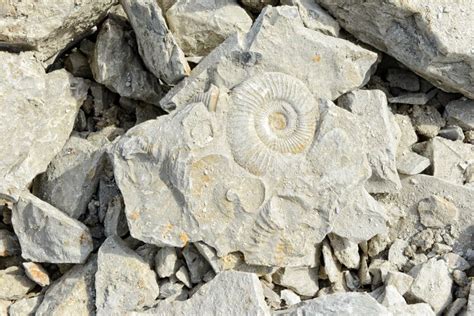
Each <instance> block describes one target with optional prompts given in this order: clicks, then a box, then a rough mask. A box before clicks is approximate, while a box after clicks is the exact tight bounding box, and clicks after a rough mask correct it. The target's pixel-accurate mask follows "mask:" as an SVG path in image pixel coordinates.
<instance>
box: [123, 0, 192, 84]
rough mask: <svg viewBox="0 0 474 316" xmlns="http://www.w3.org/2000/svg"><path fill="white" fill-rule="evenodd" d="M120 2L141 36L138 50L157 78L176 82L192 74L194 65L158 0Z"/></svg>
mask: <svg viewBox="0 0 474 316" xmlns="http://www.w3.org/2000/svg"><path fill="white" fill-rule="evenodd" d="M120 3H121V4H122V7H123V9H124V10H125V12H126V13H127V16H128V19H129V21H130V24H132V27H133V30H134V32H135V34H136V36H137V42H138V52H139V53H140V56H141V57H142V60H143V62H144V63H145V65H146V67H147V68H148V69H149V70H150V71H151V72H152V73H153V74H154V75H155V76H156V78H159V79H161V80H163V81H164V82H166V83H167V84H174V83H176V82H178V81H179V80H181V79H183V78H184V77H185V76H187V75H189V73H190V72H191V69H190V68H189V65H188V62H187V61H186V58H185V57H184V53H183V51H182V50H181V48H180V47H179V46H178V44H177V42H176V40H175V37H174V36H173V34H172V33H171V32H170V30H169V29H168V26H167V25H166V21H165V18H164V17H163V14H162V11H161V8H160V6H159V4H158V2H157V1H156V0H133V1H132V0H121V2H120ZM193 16H194V15H193ZM188 23H189V24H191V23H190V21H186V25H188ZM175 35H178V34H175Z"/></svg>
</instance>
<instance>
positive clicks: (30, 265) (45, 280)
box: [23, 262, 50, 287]
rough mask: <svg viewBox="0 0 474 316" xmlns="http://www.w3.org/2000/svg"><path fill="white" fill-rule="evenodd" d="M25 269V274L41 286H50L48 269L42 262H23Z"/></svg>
mask: <svg viewBox="0 0 474 316" xmlns="http://www.w3.org/2000/svg"><path fill="white" fill-rule="evenodd" d="M23 269H24V270H25V274H26V276H27V277H29V278H30V280H31V281H34V282H35V283H36V284H38V285H39V286H41V287H45V286H48V285H49V283H50V280H49V275H48V271H46V270H45V269H44V268H43V267H42V266H41V265H40V264H38V263H34V262H23Z"/></svg>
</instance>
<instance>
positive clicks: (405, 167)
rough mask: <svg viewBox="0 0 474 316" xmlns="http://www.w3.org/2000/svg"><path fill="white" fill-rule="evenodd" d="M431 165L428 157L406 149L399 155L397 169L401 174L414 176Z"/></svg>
mask: <svg viewBox="0 0 474 316" xmlns="http://www.w3.org/2000/svg"><path fill="white" fill-rule="evenodd" d="M430 165H431V162H430V160H429V159H428V158H426V157H423V156H421V155H418V154H417V153H414V152H412V151H405V152H403V153H401V154H398V155H397V171H398V172H399V173H401V174H405V175H409V176H413V175H415V174H419V173H422V172H423V171H424V170H426V169H427V168H428V167H429V166H430Z"/></svg>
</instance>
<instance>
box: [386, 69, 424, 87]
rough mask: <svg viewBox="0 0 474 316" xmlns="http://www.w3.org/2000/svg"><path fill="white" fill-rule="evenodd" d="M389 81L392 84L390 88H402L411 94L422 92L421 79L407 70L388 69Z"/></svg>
mask: <svg viewBox="0 0 474 316" xmlns="http://www.w3.org/2000/svg"><path fill="white" fill-rule="evenodd" d="M387 81H388V82H389V83H390V87H393V88H400V89H403V90H406V91H411V92H417V91H419V90H420V78H419V77H418V76H417V75H416V74H414V73H413V72H411V71H408V70H405V69H400V68H390V69H388V71H387Z"/></svg>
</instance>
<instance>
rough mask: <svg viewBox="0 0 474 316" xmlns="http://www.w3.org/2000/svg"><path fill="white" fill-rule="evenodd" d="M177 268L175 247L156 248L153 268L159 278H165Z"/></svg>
mask: <svg viewBox="0 0 474 316" xmlns="http://www.w3.org/2000/svg"><path fill="white" fill-rule="evenodd" d="M178 268H179V262H178V255H177V253H176V248H174V247H163V248H161V249H160V250H158V252H157V254H156V257H155V269H156V273H158V275H159V276H160V278H167V277H169V276H171V275H173V274H174V273H175V272H176V271H177V270H178Z"/></svg>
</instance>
